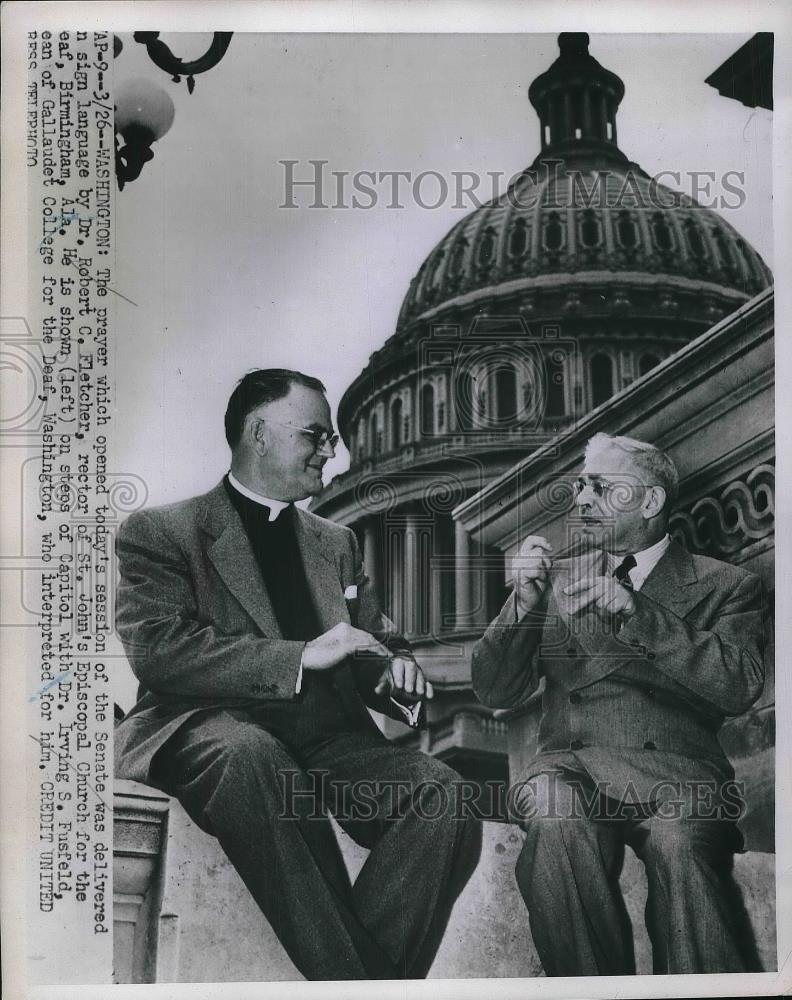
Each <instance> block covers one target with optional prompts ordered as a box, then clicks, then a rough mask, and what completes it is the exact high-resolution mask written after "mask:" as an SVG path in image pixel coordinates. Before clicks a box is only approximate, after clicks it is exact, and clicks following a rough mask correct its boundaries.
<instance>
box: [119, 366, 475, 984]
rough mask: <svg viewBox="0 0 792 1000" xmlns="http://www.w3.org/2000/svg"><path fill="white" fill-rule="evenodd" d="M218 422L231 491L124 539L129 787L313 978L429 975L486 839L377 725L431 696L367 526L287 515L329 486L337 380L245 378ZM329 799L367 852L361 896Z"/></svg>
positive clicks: (190, 504) (124, 763) (126, 530)
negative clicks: (233, 887) (249, 903)
mask: <svg viewBox="0 0 792 1000" xmlns="http://www.w3.org/2000/svg"><path fill="white" fill-rule="evenodd" d="M225 430H226V438H227V440H228V443H229V446H230V448H231V469H230V471H229V473H228V474H227V475H226V476H225V477H224V479H223V481H222V482H221V483H220V484H219V485H218V486H216V487H215V488H214V489H213V490H211V491H210V492H209V493H208V494H206V495H204V496H200V497H194V498H192V499H190V500H187V501H184V502H182V503H178V504H174V505H171V506H168V507H162V508H158V509H152V510H147V511H141V512H138V513H136V514H133V515H132V516H131V517H130V518H129V519H128V520H127V521H126V522H125V523H124V525H123V526H122V527H121V529H120V531H119V534H118V542H117V551H118V556H119V562H120V570H121V582H120V587H119V591H118V598H117V627H118V630H119V634H120V636H121V639H122V641H123V642H124V646H125V649H126V652H127V655H128V657H129V660H130V663H131V665H132V668H133V670H134V672H135V674H136V676H137V677H138V679H139V681H140V692H139V698H138V702H137V704H136V705H135V707H134V708H133V709H132V711H131V712H130V713H129V714H128V715H127V717H126V718H125V719H124V720H123V721H122V722H121V723H120V725H119V727H118V729H117V731H116V761H117V763H116V767H117V774H118V776H120V777H125V778H131V779H134V780H137V781H143V782H146V783H148V784H151V785H154V786H156V787H158V788H161V789H163V790H164V791H166V792H168V793H169V794H171V795H174V796H175V797H176V798H178V799H179V801H180V802H181V803H182V805H183V806H184V808H185V809H186V811H187V812H188V813H189V815H190V816H191V817H192V818H193V820H194V821H195V822H196V823H197V824H198V825H199V826H200V827H201V828H202V829H204V830H206V831H207V832H209V833H211V834H212V835H214V836H215V837H217V839H218V840H219V842H220V844H221V846H222V848H223V850H224V851H225V853H226V854H227V856H228V858H229V859H230V861H231V863H232V864H233V865H234V867H235V868H236V870H237V871H238V872H239V874H240V876H241V877H242V879H243V881H244V882H245V884H246V886H247V887H248V889H249V890H250V892H251V894H252V895H253V897H254V899H255V901H256V903H257V904H258V905H259V907H260V908H261V910H262V911H263V912H264V914H265V916H266V917H267V919H268V920H269V922H270V923H271V925H272V927H273V929H274V930H275V932H276V933H277V935H278V937H279V939H280V941H281V942H282V944H283V946H284V947H285V948H286V951H287V952H288V954H289V956H290V957H291V959H292V961H293V962H294V964H295V965H296V967H297V968H298V969H299V971H300V972H301V973H302V974H303V975H304V976H305V977H306V978H308V979H320V980H321V979H367V978H370V979H394V978H404V977H416V976H423V975H425V974H426V972H427V971H428V968H429V965H430V963H431V959H432V958H433V955H434V952H435V950H436V947H437V945H438V943H439V934H438V929H439V928H442V925H443V922H444V920H445V919H447V917H448V914H449V912H450V907H451V904H452V903H453V900H454V898H455V896H456V894H458V892H459V891H460V890H461V888H462V886H463V885H464V883H465V881H466V879H467V878H468V877H469V875H470V873H471V871H472V866H473V864H474V863H475V857H476V850H477V838H478V835H479V832H480V831H479V830H478V827H477V826H476V825H475V824H474V823H473V822H471V821H470V820H468V819H466V818H465V817H464V810H459V809H457V808H456V804H455V794H456V791H457V779H458V776H457V775H456V774H455V772H454V771H452V770H451V769H450V768H449V767H447V766H446V765H445V764H443V763H442V762H440V761H439V760H437V759H435V758H433V757H429V756H427V755H425V754H423V753H420V752H419V751H416V750H409V749H406V748H401V747H398V746H394V745H393V744H391V743H390V742H389V741H388V740H387V739H386V738H385V737H384V736H383V735H382V733H381V731H380V730H379V729H378V728H377V726H376V725H375V723H374V721H373V719H372V717H371V715H370V714H369V711H368V708H369V707H370V708H373V709H376V710H378V711H380V712H385V713H388V714H390V715H392V716H393V717H394V718H397V719H399V720H400V721H402V722H407V723H408V724H409V725H417V724H418V716H419V714H420V708H421V704H422V702H423V701H424V700H425V699H429V698H431V697H432V695H433V691H432V685H431V683H430V682H429V681H428V680H427V679H426V678H425V677H424V674H423V671H422V670H421V668H420V666H419V665H418V664H417V662H416V661H415V657H414V656H413V654H412V652H411V650H410V646H409V644H408V643H407V642H406V640H405V639H404V638H403V637H402V636H401V635H399V633H398V632H397V630H396V628H395V626H394V625H393V624H392V623H391V622H389V621H388V619H387V618H385V616H384V615H383V614H382V613H381V611H380V609H379V607H378V604H377V599H376V596H375V592H374V587H373V585H372V583H371V581H369V580H368V579H367V577H366V575H365V573H364V571H363V565H362V559H361V554H360V551H359V548H358V544H357V540H356V538H355V535H354V533H353V532H352V531H351V530H350V529H349V528H345V527H342V526H341V525H337V524H333V523H332V522H329V521H326V520H324V519H323V518H320V517H317V516H316V515H314V514H311V513H309V512H307V511H304V510H302V509H300V508H298V507H295V506H294V504H295V501H299V500H303V499H305V498H307V497H309V496H314V495H316V494H317V493H319V492H320V490H321V489H322V470H323V468H324V465H325V463H326V462H327V460H328V458H330V457H332V455H333V454H334V449H335V446H336V443H337V440H338V438H337V435H336V434H335V433H334V431H333V426H332V422H331V418H330V408H329V406H328V403H327V399H326V398H325V390H324V386H323V385H322V383H321V382H319V381H318V380H317V379H315V378H312V377H310V376H307V375H304V374H302V373H300V372H295V371H289V370H284V369H263V370H258V371H254V372H251V373H249V374H248V375H246V376H245V377H244V378H243V379H241V381H240V382H239V384H238V385H237V387H236V388H235V389H234V392H233V393H232V395H231V398H230V400H229V403H228V408H227V411H226V416H225ZM339 789H343V790H344V794H343V795H339ZM331 793H332V794H331ZM358 799H359V801H358ZM438 799H439V801H440V802H441V803H442V806H443V807H442V808H440V809H438V808H437V806H438V801H437V800H438ZM323 806H326V807H327V808H328V809H329V810H330V811H332V812H334V814H335V815H336V817H337V819H338V821H339V823H340V825H341V826H342V827H343V828H344V829H345V830H346V831H347V832H348V833H349V834H350V835H351V836H352V837H353V838H354V839H355V840H356V841H357V842H358V843H360V844H362V845H363V846H365V847H367V848H369V849H370V854H369V856H368V858H367V860H366V863H365V865H364V866H363V869H362V871H361V872H360V874H359V876H358V878H357V880H356V882H355V885H354V887H352V886H351V884H350V881H349V876H348V874H347V871H346V868H345V866H344V864H343V861H342V860H341V856H340V854H339V851H338V847H337V844H336V841H335V839H334V835H333V832H332V829H331V827H330V825H329V823H328V821H327V819H326V818H323V817H322V816H321V807H323ZM430 816H432V817H435V818H432V819H429V818H428V817H430Z"/></svg>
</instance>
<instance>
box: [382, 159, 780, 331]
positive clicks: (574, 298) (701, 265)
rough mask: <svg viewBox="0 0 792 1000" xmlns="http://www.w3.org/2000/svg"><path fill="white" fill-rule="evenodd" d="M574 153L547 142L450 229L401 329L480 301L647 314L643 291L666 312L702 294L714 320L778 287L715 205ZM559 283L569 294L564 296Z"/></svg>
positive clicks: (409, 302)
mask: <svg viewBox="0 0 792 1000" xmlns="http://www.w3.org/2000/svg"><path fill="white" fill-rule="evenodd" d="M559 146H560V144H559ZM589 152H590V153H592V152H593V153H595V152H596V151H594V150H591V148H590V147H589ZM572 153H573V154H574V157H575V161H577V162H574V161H573V162H570V160H571V157H570V155H569V154H567V156H566V157H565V158H564V159H560V158H554V154H555V155H556V156H559V155H560V154H561V150H560V149H558V148H554V147H553V146H548V147H547V149H546V150H543V151H542V153H541V154H540V156H541V159H538V160H537V161H535V162H534V164H532V166H531V167H530V168H529V169H528V170H526V171H525V173H523V174H522V175H521V176H520V177H519V178H518V180H517V181H516V182H515V183H514V184H513V185H512V186H511V187H510V188H509V190H508V191H507V192H506V193H505V194H504V195H502V196H501V197H500V198H498V199H497V200H496V201H494V202H493V203H491V204H488V205H484V206H482V207H481V208H479V209H477V210H476V211H474V212H472V213H471V214H470V215H468V216H467V217H466V218H464V219H462V220H461V221H460V222H459V223H458V224H457V225H456V226H454V228H453V229H451V231H450V232H449V233H448V234H447V235H446V236H445V237H444V238H443V239H442V240H441V241H440V243H439V244H438V245H437V246H436V247H435V248H434V250H432V252H431V253H430V254H429V256H428V257H427V258H426V261H425V262H424V264H423V265H422V266H421V268H420V270H419V271H418V274H417V275H416V276H415V278H414V279H413V281H412V283H411V286H410V290H409V292H408V294H407V296H406V297H405V299H404V304H403V306H402V310H401V313H400V316H399V320H398V324H397V332H400V331H403V330H408V329H409V328H410V327H411V326H412V325H413V324H415V323H420V322H421V321H425V320H428V319H432V320H435V321H436V320H437V319H439V318H441V317H442V315H443V314H444V313H445V312H446V311H448V310H453V309H456V308H458V307H459V306H460V305H463V304H470V303H473V302H480V303H481V304H482V305H486V306H491V305H492V304H494V303H495V302H497V301H499V300H507V301H510V302H512V303H514V304H516V305H517V306H518V308H519V309H520V310H521V311H522V312H524V313H525V314H526V315H527V316H546V315H554V314H556V313H557V311H558V310H559V308H560V309H561V310H562V312H561V315H563V314H564V313H566V312H569V311H570V310H572V311H579V310H581V309H584V310H586V311H589V310H594V311H595V312H597V313H600V314H601V313H603V312H607V311H608V310H609V309H612V308H616V309H620V310H624V309H630V308H632V310H636V308H637V310H638V311H639V312H640V311H643V309H646V308H647V307H648V305H649V303H648V302H647V301H646V300H647V295H646V294H642V291H643V292H646V293H649V294H648V297H649V298H652V299H654V304H655V306H656V307H657V309H658V310H661V311H665V312H666V313H668V312H672V313H673V312H677V311H679V308H680V306H681V305H683V303H684V305H685V306H686V307H688V306H689V305H690V300H691V299H692V298H697V299H698V300H699V302H700V304H702V305H703V306H704V310H705V312H706V313H707V315H706V317H705V318H706V320H707V322H708V324H709V325H711V323H712V322H713V321H714V320H715V319H717V318H719V317H720V316H722V315H724V314H725V313H727V312H730V311H732V310H733V309H734V308H736V307H737V305H739V304H741V303H742V302H743V301H745V300H746V299H747V298H750V297H752V296H753V295H755V294H757V293H758V292H760V291H761V290H762V289H763V288H766V287H767V286H769V285H770V284H772V276H771V273H770V271H769V269H768V267H767V266H766V265H765V263H764V261H763V260H762V258H761V257H760V256H759V254H758V253H757V252H756V251H755V250H754V249H753V248H752V247H751V246H750V245H749V244H748V243H747V242H746V241H745V240H744V239H743V238H742V237H741V236H740V234H739V233H738V232H737V231H736V230H735V229H734V228H733V227H732V226H731V225H729V223H728V222H726V221H725V220H724V219H723V218H722V217H721V216H720V215H718V214H717V212H716V211H715V210H714V209H712V208H705V207H702V206H701V205H699V204H698V203H697V202H695V201H694V200H693V199H692V198H690V197H689V196H687V195H684V194H681V193H679V192H676V191H673V190H672V189H671V188H669V187H666V186H664V185H662V184H660V183H659V182H657V181H655V180H654V179H653V178H650V177H649V176H648V175H647V174H646V173H645V172H644V171H643V170H642V169H641V168H640V167H639V166H637V164H634V163H629V162H628V161H627V160H626V159H625V160H624V162H623V163H622V162H620V160H619V159H616V158H614V159H613V160H612V161H611V162H607V164H606V165H603V164H599V163H585V162H580V160H581V159H582V158H583V157H584V156H585V155H586V154H585V153H582V152H578V151H576V150H574V149H573V150H572ZM616 286H618V287H616ZM563 288H568V289H569V290H570V292H571V293H572V294H570V295H569V296H566V297H562V298H559V291H561V290H562V289H563ZM603 291H605V295H604V297H603ZM630 294H632V295H637V296H638V297H639V299H640V300H643V301H640V302H639V301H633V302H632V303H631V302H630V301H629V299H627V300H625V296H626V295H627V296H629V295H630ZM702 300H703V302H702ZM696 312H697V313H698V312H700V310H699V309H696Z"/></svg>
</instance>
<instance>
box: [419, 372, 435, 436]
mask: <svg viewBox="0 0 792 1000" xmlns="http://www.w3.org/2000/svg"><path fill="white" fill-rule="evenodd" d="M434 398H435V394H434V389H433V388H432V386H431V385H429V383H428V382H427V383H426V385H425V386H424V387H423V388H422V389H421V437H431V436H432V434H434V429H435V424H434V409H435V402H434Z"/></svg>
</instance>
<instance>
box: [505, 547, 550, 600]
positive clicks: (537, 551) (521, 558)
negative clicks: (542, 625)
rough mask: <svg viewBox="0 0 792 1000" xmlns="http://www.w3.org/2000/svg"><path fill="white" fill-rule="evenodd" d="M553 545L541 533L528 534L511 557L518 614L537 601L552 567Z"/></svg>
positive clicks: (548, 578) (546, 583)
mask: <svg viewBox="0 0 792 1000" xmlns="http://www.w3.org/2000/svg"><path fill="white" fill-rule="evenodd" d="M552 552H553V546H552V545H551V544H550V542H548V540H547V539H546V538H543V537H542V536H541V535H529V536H528V537H527V538H526V539H525V540H524V541H523V543H522V545H520V548H519V549H518V551H517V555H516V556H515V557H514V558H513V559H512V565H511V569H512V586H513V587H514V596H515V600H516V602H517V613H518V614H520V615H524V614H527V613H528V612H529V611H532V610H533V609H534V608H535V607H536V605H537V604H538V603H539V601H540V599H541V597H542V596H543V594H544V592H545V590H547V585H548V582H549V580H550V570H551V569H552V568H553V556H552Z"/></svg>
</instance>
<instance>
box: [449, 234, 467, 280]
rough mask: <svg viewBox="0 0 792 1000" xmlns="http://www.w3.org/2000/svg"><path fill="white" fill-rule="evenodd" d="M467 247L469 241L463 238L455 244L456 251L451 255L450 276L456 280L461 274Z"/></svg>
mask: <svg viewBox="0 0 792 1000" xmlns="http://www.w3.org/2000/svg"><path fill="white" fill-rule="evenodd" d="M466 247H467V240H466V239H465V238H464V237H463V238H462V239H460V240H457V241H456V243H455V244H454V249H453V251H452V253H451V260H450V261H449V268H448V271H449V274H450V275H451V277H452V278H456V277H457V275H458V274H459V272H460V271H461V270H462V262H463V260H464V259H465V248H466Z"/></svg>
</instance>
